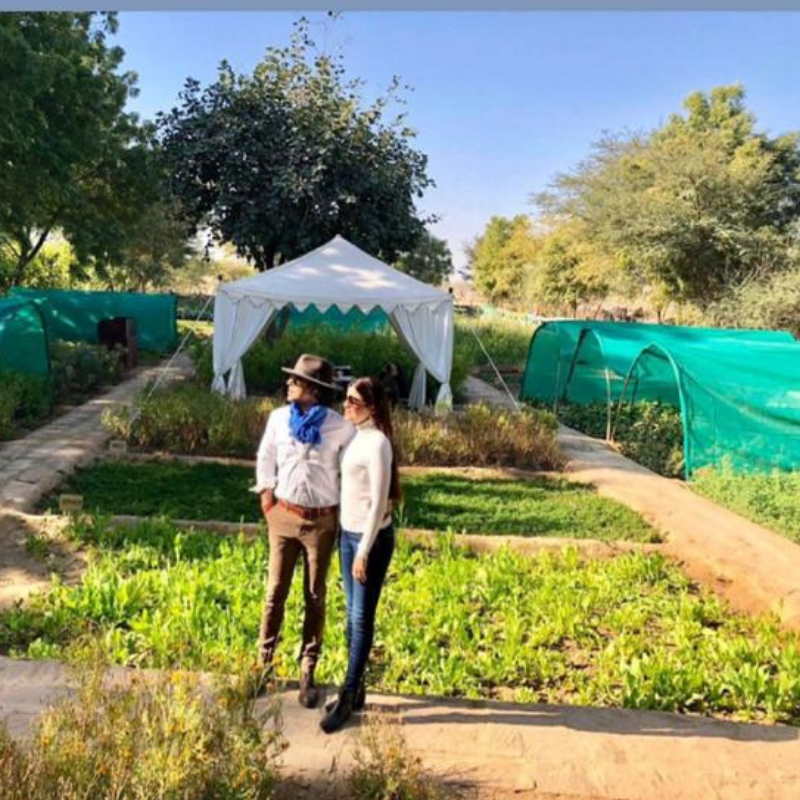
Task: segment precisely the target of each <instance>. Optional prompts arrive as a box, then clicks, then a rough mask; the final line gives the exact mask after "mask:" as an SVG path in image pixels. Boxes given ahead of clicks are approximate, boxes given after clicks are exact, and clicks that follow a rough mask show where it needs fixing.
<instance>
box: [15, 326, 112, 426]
mask: <svg viewBox="0 0 800 800" xmlns="http://www.w3.org/2000/svg"><path fill="white" fill-rule="evenodd" d="M50 359H51V374H50V376H44V375H35V374H28V373H22V372H10V371H6V372H0V440H3V439H9V438H12V437H13V436H15V435H18V434H20V433H22V432H24V431H26V430H29V429H31V428H35V427H36V426H38V425H41V424H42V423H43V422H45V421H46V420H48V419H49V418H50V417H51V416H52V413H53V410H54V408H55V407H57V406H60V405H73V404H77V403H82V402H84V401H85V400H86V399H88V398H89V397H91V396H92V395H93V394H96V393H97V391H98V390H99V389H100V388H101V387H103V386H107V385H111V384H115V383H118V382H119V381H120V380H121V378H122V374H123V364H124V360H125V352H124V350H120V349H115V350H112V351H109V350H107V349H106V348H105V347H101V346H98V345H92V344H86V343H82V342H81V343H79V342H64V341H59V340H56V341H54V342H52V343H51V345H50Z"/></svg>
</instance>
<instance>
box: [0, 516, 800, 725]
mask: <svg viewBox="0 0 800 800" xmlns="http://www.w3.org/2000/svg"><path fill="white" fill-rule="evenodd" d="M67 535H68V536H70V537H74V538H77V539H79V540H80V541H81V542H82V543H83V545H84V546H87V547H89V548H91V549H92V550H93V551H94V553H93V557H92V558H91V559H90V564H89V567H88V569H87V571H86V572H85V573H84V575H83V578H82V580H81V582H80V584H79V585H77V586H74V587H67V586H64V585H59V584H55V585H54V586H53V587H52V589H51V590H50V592H49V593H48V594H44V595H40V596H35V597H33V598H31V599H30V600H29V601H28V603H27V604H26V605H25V606H22V607H16V608H13V609H10V610H7V611H5V612H4V613H3V614H2V615H0V645H1V648H0V649H2V651H3V652H10V653H12V654H14V655H19V656H26V657H32V658H44V657H48V658H49V657H55V658H64V657H67V656H68V655H71V656H77V655H79V654H80V653H86V652H92V653H95V654H96V652H97V650H98V649H99V650H100V652H101V653H102V654H103V655H105V656H106V657H108V658H110V659H111V660H112V661H114V662H116V663H120V664H135V665H140V666H149V667H167V666H178V665H180V666H182V667H188V668H192V669H203V670H232V669H234V668H236V667H237V665H240V664H241V663H242V661H243V660H245V661H246V660H247V659H249V658H252V657H253V656H254V655H255V645H256V639H257V634H258V624H259V617H260V613H261V607H262V601H263V579H264V570H265V565H266V562H267V555H268V554H267V545H266V542H265V541H264V539H263V538H261V539H256V540H254V541H252V542H248V541H246V540H245V539H244V537H240V538H238V539H237V538H235V537H221V536H219V535H217V534H215V533H210V532H186V531H179V530H177V529H175V528H174V527H172V526H171V525H170V524H169V523H166V522H161V521H149V522H147V523H144V524H140V525H139V526H137V527H135V528H117V529H113V528H108V527H106V526H104V525H103V524H102V523H98V522H94V523H91V524H78V523H76V524H75V525H74V526H73V527H72V528H71V529H70V530H69V531H68V532H67ZM299 584H300V579H299V578H298V579H297V582H296V585H295V586H294V588H293V591H292V593H291V595H290V598H289V602H288V607H287V616H286V620H285V625H284V640H283V642H282V645H281V648H280V651H279V657H278V662H277V664H276V668H277V673H278V675H279V676H287V677H288V676H291V677H296V675H295V673H296V662H295V656H296V654H297V650H298V645H299V636H300V631H301V617H302V591H301V587H300V585H299ZM328 598H329V603H328V619H327V627H326V648H325V652H324V655H323V658H322V661H321V663H320V670H319V677H320V678H321V680H323V681H326V682H332V683H334V682H338V681H340V680H341V679H342V676H343V674H344V670H345V662H346V648H345V643H344V632H343V627H344V626H343V619H344V600H343V596H342V591H341V589H340V587H339V574H338V559H334V563H333V566H332V569H331V573H330V584H329V592H328ZM799 645H800V643H799V642H798V637H797V636H796V635H795V634H790V633H787V632H785V631H781V630H780V629H779V628H778V627H777V626H776V624H775V623H774V622H773V621H772V620H771V619H768V618H759V619H751V618H747V617H744V616H739V615H735V614H733V613H731V612H730V611H729V610H728V609H727V607H726V606H725V604H724V603H723V602H721V601H720V600H718V599H717V598H715V597H714V596H712V595H711V594H709V593H707V592H704V591H699V590H698V589H697V588H696V587H694V586H693V585H691V584H690V582H689V581H688V580H687V579H686V578H685V577H684V576H683V575H682V574H681V572H680V571H679V570H678V569H677V568H676V567H675V566H673V565H671V564H670V563H669V562H668V561H666V560H665V559H664V558H663V557H661V556H660V555H657V554H641V553H635V554H627V555H623V556H619V557H617V558H613V559H606V560H602V561H583V560H581V559H580V558H578V557H577V555H576V554H575V553H574V552H573V551H567V552H566V553H564V554H561V555H557V556H554V555H543V556H539V557H536V558H529V557H522V556H519V555H516V554H514V553H512V552H510V551H507V550H505V551H501V552H499V553H496V554H493V555H486V556H475V555H473V554H470V553H467V552H464V551H462V550H460V549H458V548H456V547H455V546H454V545H453V542H452V538H451V537H448V536H443V537H442V538H441V539H440V541H439V542H438V545H437V546H436V547H434V548H427V549H425V548H420V547H417V546H413V545H411V544H409V543H407V542H405V541H404V540H403V539H400V540H399V541H398V545H397V549H396V551H395V556H394V559H393V561H392V564H391V568H390V572H389V577H388V581H387V584H386V587H385V593H384V597H383V599H382V603H381V607H380V611H379V614H378V627H377V637H376V644H375V649H374V658H373V661H372V665H371V678H370V681H371V685H373V686H375V687H376V688H380V689H383V690H386V691H391V692H403V693H412V694H432V695H450V696H466V697H494V698H502V699H505V700H514V701H524V702H531V701H546V702H556V703H563V702H566V703H578V704H589V705H601V706H625V707H629V708H654V709H663V710H671V711H691V712H701V713H707V714H716V715H722V716H732V717H736V718H754V719H763V720H782V721H786V722H791V723H794V724H797V723H800V646H799Z"/></svg>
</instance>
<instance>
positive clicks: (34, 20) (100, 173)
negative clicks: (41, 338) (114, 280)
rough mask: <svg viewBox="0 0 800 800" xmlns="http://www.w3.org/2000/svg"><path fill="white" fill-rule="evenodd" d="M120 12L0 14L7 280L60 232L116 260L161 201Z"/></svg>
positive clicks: (0, 213) (89, 257) (1, 278)
mask: <svg viewBox="0 0 800 800" xmlns="http://www.w3.org/2000/svg"><path fill="white" fill-rule="evenodd" d="M115 30H116V19H115V17H114V15H112V14H101V15H97V14H91V13H79V14H74V13H8V14H2V15H0V97H2V102H3V111H2V113H0V165H2V167H1V168H0V263H2V265H3V270H2V274H1V275H0V282H2V283H3V284H5V285H15V284H18V283H21V282H22V281H24V279H25V273H26V268H27V267H28V265H29V264H30V263H31V262H32V261H33V260H34V259H35V258H36V256H37V254H38V253H39V252H40V250H41V248H42V247H43V246H44V244H45V242H46V241H47V240H48V237H50V236H51V234H52V233H53V232H54V231H59V232H60V233H61V235H63V237H64V238H65V239H66V240H67V241H68V242H69V243H70V245H71V246H72V249H73V251H74V253H75V256H76V259H77V261H78V262H79V263H81V264H83V265H84V266H85V265H86V264H87V263H89V262H96V263H98V264H100V265H104V264H108V263H110V262H111V261H113V260H114V259H115V258H116V257H117V256H118V255H119V251H120V249H121V247H122V246H123V244H124V239H125V234H126V231H127V230H128V228H129V226H130V225H131V224H133V223H134V222H135V221H136V220H138V219H139V217H140V216H141V214H142V213H143V212H144V210H145V209H146V208H147V207H148V205H149V204H150V203H151V202H153V199H154V198H153V192H154V191H155V184H154V182H153V181H152V180H151V177H152V165H153V154H152V152H151V148H150V145H149V138H150V137H149V134H148V131H147V129H146V128H143V127H141V126H140V125H139V124H138V122H137V120H136V118H135V117H134V116H133V115H131V114H128V113H126V112H125V104H126V101H127V99H128V97H129V96H131V94H132V93H133V92H134V91H135V79H134V76H133V75H132V74H131V73H120V72H119V66H120V63H121V61H122V57H123V52H122V50H121V49H120V48H118V47H112V46H110V44H109V42H108V37H109V35H110V34H113V33H114V31H115Z"/></svg>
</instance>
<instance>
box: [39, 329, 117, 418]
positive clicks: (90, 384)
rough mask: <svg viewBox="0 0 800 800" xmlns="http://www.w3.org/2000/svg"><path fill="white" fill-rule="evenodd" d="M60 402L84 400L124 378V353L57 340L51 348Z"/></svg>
mask: <svg viewBox="0 0 800 800" xmlns="http://www.w3.org/2000/svg"><path fill="white" fill-rule="evenodd" d="M50 358H51V361H52V369H53V390H54V392H55V397H56V400H57V402H62V403H71V402H76V401H82V400H83V399H85V398H86V397H87V396H89V395H91V394H93V393H94V392H96V391H97V389H98V388H99V387H101V386H103V385H107V384H114V383H119V381H120V379H121V378H122V364H123V358H124V350H122V349H114V350H111V351H109V350H107V349H106V348H105V347H103V346H102V345H95V344H87V343H86V342H64V341H54V342H52V343H51V346H50Z"/></svg>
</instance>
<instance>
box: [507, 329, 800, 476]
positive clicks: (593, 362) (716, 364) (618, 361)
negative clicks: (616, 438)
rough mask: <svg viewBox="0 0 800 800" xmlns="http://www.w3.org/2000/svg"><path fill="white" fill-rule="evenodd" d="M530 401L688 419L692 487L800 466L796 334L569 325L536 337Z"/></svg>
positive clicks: (527, 383)
mask: <svg viewBox="0 0 800 800" xmlns="http://www.w3.org/2000/svg"><path fill="white" fill-rule="evenodd" d="M520 397H521V399H523V400H536V401H539V402H547V403H552V404H553V405H554V406H556V405H558V403H559V402H569V403H578V404H588V403H598V402H602V403H605V405H606V408H607V432H608V435H610V433H611V429H612V419H613V415H614V409H615V407H616V406H617V404H619V405H620V406H621V404H623V403H633V402H638V401H658V402H660V403H663V404H666V405H670V406H674V407H675V408H679V409H680V411H681V417H682V423H683V433H684V456H685V470H686V475H687V477H688V476H690V475H691V473H692V472H693V471H694V470H696V469H699V468H700V467H703V466H709V465H713V464H719V463H720V462H721V461H723V459H725V460H727V461H729V462H730V463H731V465H732V466H733V467H734V468H735V469H737V470H739V471H750V472H752V471H762V470H765V469H773V468H775V467H781V468H797V467H798V466H800V344H798V342H797V340H796V339H795V338H794V337H793V336H792V334H791V333H789V332H788V331H759V330H733V329H718V328H688V327H681V326H669V325H645V324H640V323H615V322H594V321H586V320H567V321H556V322H550V323H545V324H543V325H541V326H540V327H539V328H538V329H537V330H536V331H535V332H534V335H533V338H532V340H531V345H530V349H529V352H528V363H527V365H526V370H525V376H524V380H523V386H522V390H521V392H520Z"/></svg>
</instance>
